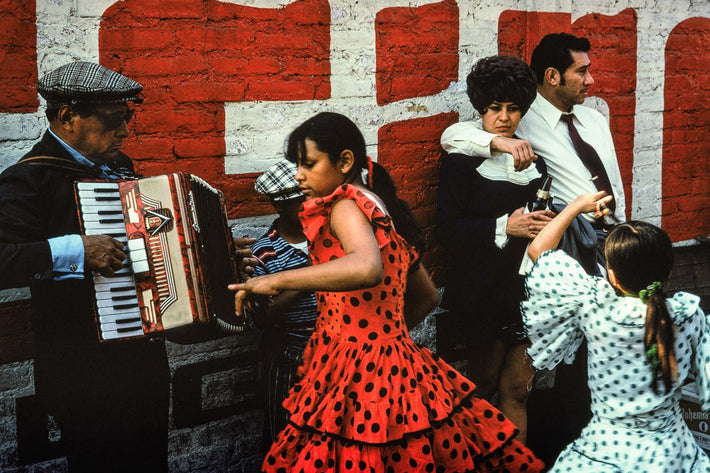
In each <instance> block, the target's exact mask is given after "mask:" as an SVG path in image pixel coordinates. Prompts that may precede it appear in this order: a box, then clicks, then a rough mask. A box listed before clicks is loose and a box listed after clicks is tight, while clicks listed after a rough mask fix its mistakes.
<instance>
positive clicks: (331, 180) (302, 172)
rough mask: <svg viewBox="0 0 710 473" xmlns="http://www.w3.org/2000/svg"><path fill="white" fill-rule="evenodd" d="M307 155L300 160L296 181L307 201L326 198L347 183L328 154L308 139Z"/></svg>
mask: <svg viewBox="0 0 710 473" xmlns="http://www.w3.org/2000/svg"><path fill="white" fill-rule="evenodd" d="M305 145H306V153H305V156H301V157H300V159H299V160H298V171H297V172H296V180H297V181H298V183H299V187H300V189H301V192H303V195H305V196H306V200H310V199H313V198H314V197H325V196H327V195H330V194H332V193H333V191H334V190H335V188H336V187H338V186H339V185H341V184H342V183H343V182H345V175H344V174H343V173H342V172H340V170H339V169H338V168H337V167H336V166H334V165H333V163H331V161H330V158H329V157H328V154H327V153H324V152H323V151H321V150H319V149H318V147H317V146H316V144H315V142H313V141H311V140H309V139H306V140H305Z"/></svg>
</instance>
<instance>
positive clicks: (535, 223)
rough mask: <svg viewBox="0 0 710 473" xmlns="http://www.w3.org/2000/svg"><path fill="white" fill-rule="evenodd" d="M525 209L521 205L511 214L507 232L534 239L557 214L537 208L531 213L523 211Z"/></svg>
mask: <svg viewBox="0 0 710 473" xmlns="http://www.w3.org/2000/svg"><path fill="white" fill-rule="evenodd" d="M523 210H524V207H520V208H519V209H517V210H515V211H514V212H513V213H512V214H510V216H509V217H508V224H507V226H506V227H505V233H507V234H508V235H510V236H514V237H518V238H530V239H533V238H535V237H536V236H537V234H538V233H540V230H542V229H543V228H545V225H547V224H548V222H549V221H550V220H552V218H553V217H554V216H555V213H554V212H550V211H549V210H537V211H535V212H530V213H523Z"/></svg>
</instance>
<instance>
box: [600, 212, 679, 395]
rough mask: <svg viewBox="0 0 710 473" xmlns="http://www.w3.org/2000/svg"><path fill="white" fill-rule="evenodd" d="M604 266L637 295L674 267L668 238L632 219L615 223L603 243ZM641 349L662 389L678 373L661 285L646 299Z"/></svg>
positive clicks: (654, 381) (655, 383)
mask: <svg viewBox="0 0 710 473" xmlns="http://www.w3.org/2000/svg"><path fill="white" fill-rule="evenodd" d="M604 253H605V255H606V261H607V265H608V266H609V269H611V270H613V271H614V274H615V275H616V278H617V280H618V282H619V284H620V285H621V287H622V288H623V289H624V290H625V291H629V292H631V293H632V294H639V292H640V291H643V290H646V289H647V288H648V287H649V286H650V285H651V284H653V283H654V282H656V281H658V282H660V283H663V282H665V281H666V279H668V276H669V275H670V273H671V269H672V268H673V250H672V246H671V240H670V238H669V237H668V235H667V234H666V232H664V231H663V230H661V229H660V228H658V227H657V226H655V225H651V224H650V223H646V222H640V221H635V220H631V221H628V222H625V223H622V224H619V225H617V226H615V227H614V228H613V229H612V230H611V231H610V232H609V235H608V237H607V239H606V243H605V245H604ZM647 305H648V308H647V309H646V330H645V335H644V349H645V350H646V353H647V357H648V358H649V362H650V364H651V368H652V371H653V378H652V380H651V387H652V388H653V390H654V391H656V392H658V378H659V377H660V378H661V379H662V380H663V385H664V387H665V392H666V393H668V392H669V391H670V390H671V386H672V383H673V379H674V377H675V376H677V365H676V357H675V344H674V343H675V342H674V335H673V320H672V319H671V316H670V314H669V312H668V307H667V306H666V295H665V294H664V293H663V289H662V286H661V287H659V288H658V290H657V291H656V292H655V294H653V295H651V296H650V297H649V298H648V303H647Z"/></svg>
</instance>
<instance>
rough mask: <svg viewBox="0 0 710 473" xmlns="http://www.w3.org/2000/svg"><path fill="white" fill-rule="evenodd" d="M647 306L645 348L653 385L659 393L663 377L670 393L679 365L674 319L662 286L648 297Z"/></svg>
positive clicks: (666, 390)
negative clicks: (659, 385) (659, 381)
mask: <svg viewBox="0 0 710 473" xmlns="http://www.w3.org/2000/svg"><path fill="white" fill-rule="evenodd" d="M647 306H648V308H647V309H646V331H645V334H644V348H645V349H646V356H647V359H648V362H649V363H650V365H651V370H652V374H653V377H652V378H651V387H653V391H654V392H656V393H658V378H659V377H660V378H661V379H663V386H664V388H665V392H666V393H668V392H670V390H671V387H672V385H673V380H674V379H676V378H677V376H678V365H677V363H676V357H675V335H674V333H673V320H672V319H671V315H670V314H669V313H668V307H666V296H665V294H664V293H663V290H662V289H661V288H660V287H659V288H658V290H657V292H656V293H655V294H653V295H651V296H650V297H649V298H648V302H647Z"/></svg>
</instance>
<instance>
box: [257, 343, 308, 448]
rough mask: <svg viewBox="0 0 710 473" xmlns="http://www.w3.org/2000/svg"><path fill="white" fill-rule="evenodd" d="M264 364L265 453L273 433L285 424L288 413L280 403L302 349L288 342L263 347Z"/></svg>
mask: <svg viewBox="0 0 710 473" xmlns="http://www.w3.org/2000/svg"><path fill="white" fill-rule="evenodd" d="M262 350H263V352H264V358H263V360H264V361H263V364H262V366H261V367H260V378H261V388H262V390H263V393H264V399H265V403H266V405H265V406H264V432H263V435H264V442H263V448H264V452H266V451H268V449H269V447H271V444H272V443H273V442H274V440H276V436H277V435H278V434H279V433H280V432H281V431H282V430H283V429H284V428H285V427H286V424H287V423H288V417H289V414H288V412H287V411H286V409H284V408H283V406H282V404H283V401H284V399H286V397H287V396H288V393H289V391H290V390H291V388H292V387H293V385H294V384H295V383H296V381H297V376H296V372H297V371H298V367H299V366H301V364H302V363H303V350H304V349H303V348H302V347H296V346H288V345H279V344H277V345H275V346H274V345H272V346H270V347H268V348H267V347H263V346H262Z"/></svg>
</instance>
